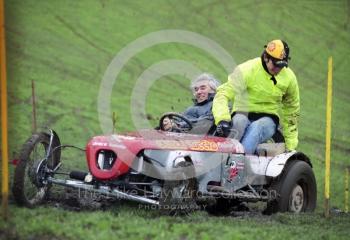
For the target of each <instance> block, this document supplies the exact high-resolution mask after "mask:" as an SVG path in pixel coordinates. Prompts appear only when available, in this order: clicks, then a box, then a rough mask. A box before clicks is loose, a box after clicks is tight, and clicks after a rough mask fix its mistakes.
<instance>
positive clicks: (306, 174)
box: [265, 160, 317, 214]
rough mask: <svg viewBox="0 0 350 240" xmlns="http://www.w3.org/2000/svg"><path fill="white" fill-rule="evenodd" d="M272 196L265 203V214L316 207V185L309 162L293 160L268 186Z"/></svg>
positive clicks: (303, 210)
mask: <svg viewBox="0 0 350 240" xmlns="http://www.w3.org/2000/svg"><path fill="white" fill-rule="evenodd" d="M270 193H271V196H273V198H272V199H271V200H270V201H269V202H268V203H267V208H266V210H265V213H266V214H272V213H276V212H293V213H300V212H312V211H314V209H315V207H316V200H317V186H316V180H315V175H314V173H313V171H312V168H311V166H310V165H309V164H307V163H306V162H304V161H300V160H294V161H292V162H290V163H288V165H287V166H286V168H285V170H284V171H283V173H282V175H281V176H280V177H278V179H276V180H275V181H274V182H273V183H272V185H271V188H270Z"/></svg>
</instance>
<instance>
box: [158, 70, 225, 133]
mask: <svg viewBox="0 0 350 240" xmlns="http://www.w3.org/2000/svg"><path fill="white" fill-rule="evenodd" d="M219 85H220V82H219V81H218V80H216V79H215V78H214V76H213V75H211V74H208V73H203V74H201V75H199V76H198V77H197V78H196V79H195V80H194V81H193V82H192V84H191V91H192V93H193V96H194V99H193V102H194V104H193V105H192V106H190V107H188V108H187V109H186V110H185V111H184V112H183V115H184V116H185V117H186V118H188V120H190V121H191V123H196V122H198V121H200V120H203V119H207V120H210V121H213V120H214V117H213V114H212V111H211V108H212V105H213V99H214V96H215V93H216V89H217V87H218V86H219ZM183 124H185V123H183ZM183 124H182V123H181V125H183ZM173 127H175V123H174V122H173V121H171V120H170V119H169V118H165V119H164V120H163V129H164V130H165V131H172V129H173ZM176 127H180V128H181V126H176Z"/></svg>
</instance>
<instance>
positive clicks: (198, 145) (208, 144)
mask: <svg viewBox="0 0 350 240" xmlns="http://www.w3.org/2000/svg"><path fill="white" fill-rule="evenodd" d="M218 149H219V147H218V144H217V143H216V142H212V141H208V140H200V141H199V142H195V143H194V144H193V145H192V146H191V147H190V150H196V151H209V152H216V151H217V150H218Z"/></svg>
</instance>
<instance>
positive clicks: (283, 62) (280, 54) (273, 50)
mask: <svg viewBox="0 0 350 240" xmlns="http://www.w3.org/2000/svg"><path fill="white" fill-rule="evenodd" d="M265 52H266V53H267V54H268V55H269V57H270V58H272V60H273V61H274V64H275V65H276V66H279V67H288V60H289V59H290V58H289V47H288V44H287V43H286V42H285V41H282V40H280V39H276V40H272V41H271V42H269V43H268V44H267V45H266V46H265Z"/></svg>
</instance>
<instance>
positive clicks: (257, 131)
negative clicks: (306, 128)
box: [213, 40, 300, 154]
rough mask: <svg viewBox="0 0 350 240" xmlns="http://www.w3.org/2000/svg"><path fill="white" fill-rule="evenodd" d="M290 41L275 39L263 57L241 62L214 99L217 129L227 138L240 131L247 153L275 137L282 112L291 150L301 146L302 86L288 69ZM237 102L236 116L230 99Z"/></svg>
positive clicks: (218, 132)
mask: <svg viewBox="0 0 350 240" xmlns="http://www.w3.org/2000/svg"><path fill="white" fill-rule="evenodd" d="M289 59H290V58H289V47H288V44H287V43H286V42H284V41H282V40H273V41H271V42H269V43H268V44H267V46H265V49H264V51H263V53H262V55H261V57H258V58H254V59H251V60H248V61H246V62H244V63H242V64H240V65H238V66H237V67H236V68H235V69H234V71H233V73H232V74H231V75H229V77H228V81H227V82H226V83H224V84H223V85H221V86H220V87H219V88H218V91H217V94H216V96H215V99H214V102H213V114H214V118H215V124H216V125H217V129H216V132H217V134H218V135H220V136H224V137H227V136H228V135H229V134H230V131H231V129H234V130H235V132H238V134H237V136H236V139H237V140H239V141H241V142H242V144H243V146H244V148H245V152H246V153H248V154H253V153H254V152H255V150H256V147H257V145H258V144H259V143H262V142H265V141H266V140H268V139H269V138H271V137H272V136H273V135H274V133H275V132H276V129H277V127H278V125H279V121H280V118H279V114H278V113H282V115H281V124H282V128H283V135H284V138H285V143H286V148H287V150H294V149H295V148H296V147H297V145H298V127H297V123H298V117H299V110H300V103H299V88H298V82H297V79H296V77H295V75H294V73H293V71H292V70H291V69H290V68H288V60H289ZM229 101H231V102H232V103H233V109H232V111H233V113H232V114H233V118H232V120H231V113H230V110H229V108H228V102H229Z"/></svg>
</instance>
